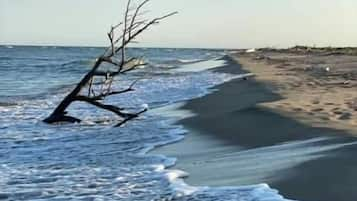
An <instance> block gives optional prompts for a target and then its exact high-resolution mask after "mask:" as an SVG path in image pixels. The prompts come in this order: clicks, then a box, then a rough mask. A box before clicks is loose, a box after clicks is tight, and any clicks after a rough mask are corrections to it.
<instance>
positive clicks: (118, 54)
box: [43, 0, 177, 126]
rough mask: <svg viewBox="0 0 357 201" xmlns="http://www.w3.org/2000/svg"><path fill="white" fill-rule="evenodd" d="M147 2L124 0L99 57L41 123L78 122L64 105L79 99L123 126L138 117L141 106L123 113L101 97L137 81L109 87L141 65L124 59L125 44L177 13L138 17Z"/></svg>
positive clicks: (119, 108)
mask: <svg viewBox="0 0 357 201" xmlns="http://www.w3.org/2000/svg"><path fill="white" fill-rule="evenodd" d="M148 2H149V0H143V1H141V2H139V3H138V4H136V5H135V6H133V3H132V1H131V0H128V3H127V6H126V9H125V14H124V20H123V22H120V23H119V24H117V25H115V26H112V27H111V29H110V31H109V33H108V39H109V41H110V46H109V47H108V48H107V49H106V50H105V52H104V53H103V54H102V55H101V56H99V57H98V58H97V59H96V62H95V63H94V65H93V67H92V68H91V70H90V71H89V72H88V73H87V74H86V75H85V76H84V77H83V78H82V80H81V81H80V82H79V83H78V84H77V85H76V87H75V88H74V89H73V90H72V91H71V92H70V93H69V94H68V95H67V96H66V97H65V98H64V99H63V100H62V101H61V102H60V104H59V105H58V106H57V107H56V109H55V110H54V111H53V112H52V113H51V115H50V116H48V117H47V118H46V119H44V120H43V121H44V122H46V123H49V124H53V123H59V122H70V123H76V122H80V121H81V120H80V119H78V118H76V117H72V116H69V115H68V113H67V111H66V110H67V108H68V107H69V106H70V105H71V104H72V103H74V102H83V103H87V104H91V105H93V106H95V107H98V108H100V109H103V110H107V111H110V112H112V113H114V114H116V115H118V116H119V117H120V119H121V121H120V122H119V123H118V124H117V125H116V126H121V125H123V124H124V123H126V122H127V121H129V120H132V119H134V118H136V117H138V116H139V115H140V114H142V113H144V112H145V111H146V110H147V109H143V110H141V111H138V112H136V113H128V112H125V108H121V107H118V106H115V105H110V104H105V103H104V101H105V98H106V97H108V96H113V95H119V94H124V93H127V92H130V91H133V90H134V89H133V87H134V85H135V84H136V83H137V80H136V81H134V82H133V83H132V84H131V85H130V86H129V87H128V88H127V89H124V90H120V91H114V90H113V87H112V83H113V81H114V78H115V77H118V76H120V75H125V74H126V73H128V72H130V71H132V70H135V69H136V68H137V67H139V66H142V65H145V64H142V63H137V62H136V61H137V58H134V57H130V58H127V55H126V48H127V46H128V45H129V44H130V43H132V42H134V40H135V39H136V38H137V36H139V35H140V34H141V33H143V32H144V31H145V30H147V29H148V28H149V27H151V26H152V25H155V24H158V23H159V22H160V21H161V20H163V19H165V18H167V17H170V16H172V15H175V14H176V13H177V12H172V13H169V14H167V15H164V16H161V17H157V18H154V19H151V20H147V19H142V15H143V14H144V12H145V11H143V8H144V6H145V5H146V4H147V3H148ZM118 33H119V34H118ZM103 64H108V65H110V66H112V67H113V68H106V67H105V65H103ZM103 66H104V67H103ZM103 69H104V70H103ZM98 77H99V78H101V80H102V81H101V82H99V83H96V82H95V79H96V78H98ZM97 85H100V87H99V88H100V89H99V90H98V87H95V86H97ZM94 88H96V89H94Z"/></svg>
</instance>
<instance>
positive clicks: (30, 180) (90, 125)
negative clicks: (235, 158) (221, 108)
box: [0, 46, 283, 201]
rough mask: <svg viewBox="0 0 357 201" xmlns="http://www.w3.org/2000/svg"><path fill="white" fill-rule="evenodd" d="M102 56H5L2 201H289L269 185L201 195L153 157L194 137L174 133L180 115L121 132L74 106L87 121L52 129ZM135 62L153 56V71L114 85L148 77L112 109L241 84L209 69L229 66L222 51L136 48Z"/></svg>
mask: <svg viewBox="0 0 357 201" xmlns="http://www.w3.org/2000/svg"><path fill="white" fill-rule="evenodd" d="M102 51H103V49H102V48H75V47H72V48H68V47H16V46H15V47H12V48H9V47H0V73H1V75H2V76H1V77H0V144H1V146H0V164H1V165H0V200H1V199H3V200H51V201H52V200H56V201H57V200H283V198H282V197H281V196H280V195H279V194H278V193H277V191H275V190H273V189H270V188H269V187H268V186H267V185H265V184H262V185H256V186H247V187H234V188H233V187H227V188H209V187H192V186H187V185H186V184H185V183H184V182H183V181H182V180H181V179H180V177H183V176H187V174H186V173H184V172H182V171H172V170H170V171H169V170H166V168H167V167H169V166H172V165H174V164H175V161H176V159H174V158H169V157H166V156H160V155H148V154H146V153H147V152H148V151H149V150H151V149H153V148H154V147H155V146H161V145H165V144H168V143H174V142H176V141H179V140H181V139H182V138H183V137H184V134H185V132H186V131H185V130H184V129H183V128H182V127H181V126H178V125H174V124H173V122H175V121H176V120H177V118H179V117H177V116H167V115H166V116H165V115H160V113H157V112H156V113H155V112H149V113H146V114H145V115H143V116H142V117H140V118H139V119H138V120H136V121H132V122H129V123H128V124H127V125H125V126H124V127H122V128H113V127H111V125H113V124H114V123H115V122H113V121H112V119H113V118H114V119H115V117H113V116H112V115H111V114H108V113H106V112H103V111H98V110H97V109H96V108H93V107H90V106H87V105H81V104H74V105H73V106H71V108H70V111H71V113H72V114H73V115H75V116H78V117H81V118H82V119H83V120H84V121H83V122H82V123H81V124H80V125H78V124H74V125H62V126H54V125H46V124H43V123H42V122H41V120H42V119H43V118H45V117H46V116H47V115H48V114H49V113H50V112H51V110H52V109H53V108H54V107H55V106H56V104H57V103H58V102H59V101H60V100H61V98H63V96H64V95H65V94H66V93H68V92H69V90H70V89H71V88H72V87H73V85H74V84H75V83H76V81H77V80H78V79H79V78H80V77H81V76H83V74H84V73H85V72H86V71H87V70H88V69H89V67H90V64H92V63H93V61H94V58H95V56H97V55H98V54H100V53H101V52H102ZM129 54H132V55H137V56H145V60H147V62H149V63H150V65H148V66H147V67H146V68H144V69H140V70H138V71H137V72H134V73H133V74H131V75H129V76H128V77H125V78H124V77H123V78H121V79H120V82H119V81H117V82H115V88H122V87H123V86H127V85H129V84H130V83H131V81H132V80H134V79H136V78H137V77H143V79H142V80H141V81H140V82H139V83H138V85H137V86H136V91H135V92H134V93H130V94H127V95H125V96H117V97H113V98H110V99H109V100H107V101H109V102H111V103H114V104H117V105H121V106H127V107H140V106H141V105H142V104H148V105H149V106H150V108H160V107H162V106H167V105H170V104H174V103H179V102H182V101H185V100H189V99H192V98H195V97H198V96H202V95H204V94H206V93H209V88H210V87H212V86H215V85H217V84H220V83H223V82H225V81H228V80H230V79H232V78H234V76H233V75H229V74H223V73H216V72H211V71H209V70H207V69H209V67H216V66H217V63H220V65H223V64H224V61H217V58H220V57H222V56H223V55H224V52H222V51H216V50H190V49H130V50H129ZM211 64H212V65H213V64H214V65H213V66H209V65H211ZM187 65H190V66H191V67H190V68H189V70H184V69H185V67H187ZM192 66H193V67H195V66H196V67H197V69H200V71H197V70H192ZM177 69H182V70H177ZM124 88H125V87H124ZM182 115H185V114H182ZM96 122H101V123H99V124H98V123H96Z"/></svg>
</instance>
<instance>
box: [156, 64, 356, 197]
mask: <svg viewBox="0 0 357 201" xmlns="http://www.w3.org/2000/svg"><path fill="white" fill-rule="evenodd" d="M225 59H226V60H227V62H228V64H227V65H226V66H223V67H220V68H217V69H214V70H215V71H220V72H229V73H233V74H239V73H246V72H247V71H248V70H249V71H250V72H252V73H254V74H256V75H257V77H255V78H254V79H251V78H249V79H248V80H244V79H235V80H231V81H229V82H226V83H224V84H222V85H218V86H216V87H214V88H213V89H214V90H213V92H212V93H210V94H208V95H206V96H204V97H201V98H196V99H193V100H190V101H188V102H187V103H186V104H185V105H184V106H183V107H182V109H184V110H189V111H191V112H193V113H195V114H196V115H195V116H193V117H189V118H186V119H183V120H180V121H179V122H178V124H180V125H184V127H185V128H186V129H188V131H189V134H187V135H186V136H185V139H184V140H183V141H182V142H178V143H176V144H172V145H168V146H164V147H161V148H158V149H156V150H155V151H154V152H155V153H160V154H164V155H167V156H170V157H176V158H177V159H178V161H177V164H176V166H175V167H174V168H175V169H181V170H184V171H186V172H188V173H189V177H188V178H187V179H186V180H185V181H186V182H187V183H188V184H190V185H194V186H242V185H243V186H244V185H254V184H260V183H266V184H268V185H269V186H271V187H272V188H274V189H277V190H278V191H279V192H280V194H281V195H283V196H284V197H286V198H289V199H297V200H301V201H310V200H311V201H312V200H324V201H335V200H339V201H353V200H355V199H356V198H357V193H356V192H354V191H353V190H352V189H354V188H353V186H354V184H353V183H354V182H352V180H357V173H354V171H353V170H354V169H355V168H357V159H354V156H353V155H354V153H356V152H355V150H357V146H356V145H355V144H354V143H355V139H354V137H351V136H350V133H347V132H346V131H343V130H348V129H332V128H330V127H331V126H316V125H318V124H315V125H311V124H310V120H309V121H307V122H304V121H301V120H299V119H297V118H296V117H294V116H292V115H290V116H289V115H287V113H284V112H281V111H278V110H277V109H276V108H273V107H269V104H271V103H275V102H279V101H286V99H287V97H286V95H285V94H284V93H282V92H281V91H279V89H278V87H276V86H274V84H268V83H267V82H265V81H262V79H261V78H260V77H261V73H260V72H259V71H258V70H257V71H256V72H254V71H251V70H250V69H249V68H246V66H247V64H248V63H245V64H244V65H245V66H244V67H243V68H241V66H240V65H239V64H238V63H236V61H235V60H234V59H232V57H230V58H228V57H226V58H225ZM267 105H268V106H267ZM316 112H319V111H317V110H316ZM320 164H323V165H322V166H320ZM340 164H346V165H340ZM321 167H323V168H324V169H323V170H321V169H320V168H321ZM331 189H334V190H331Z"/></svg>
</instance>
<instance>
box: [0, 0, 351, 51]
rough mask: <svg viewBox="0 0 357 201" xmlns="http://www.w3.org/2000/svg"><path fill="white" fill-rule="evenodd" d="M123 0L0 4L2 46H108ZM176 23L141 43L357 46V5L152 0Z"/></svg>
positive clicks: (317, 0)
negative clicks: (175, 12) (109, 28)
mask: <svg viewBox="0 0 357 201" xmlns="http://www.w3.org/2000/svg"><path fill="white" fill-rule="evenodd" d="M125 2H126V1H125V0H0V44H33V45H89V46H102V45H106V44H107V39H106V32H107V31H108V27H109V26H110V25H112V24H115V23H116V22H117V21H119V20H120V19H121V18H122V15H123V7H124V5H125ZM148 9H149V10H151V12H150V13H149V17H152V16H158V15H161V14H165V13H167V12H171V11H179V14H178V15H177V16H174V17H172V18H169V19H167V20H166V21H164V22H163V23H162V24H160V25H159V26H155V27H153V28H152V29H150V30H149V31H148V32H146V33H144V35H143V36H142V37H141V38H140V40H141V41H142V42H141V43H140V45H141V46H154V47H210V48H248V47H266V46H270V47H287V46H293V45H297V44H299V45H318V46H357V12H356V11H357V1H355V0H219V1H218V0H217V1H216V0H151V3H150V5H149V6H148Z"/></svg>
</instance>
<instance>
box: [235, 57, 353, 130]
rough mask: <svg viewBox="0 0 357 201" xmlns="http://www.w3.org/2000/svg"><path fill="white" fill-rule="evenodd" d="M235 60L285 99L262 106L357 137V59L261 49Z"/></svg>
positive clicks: (313, 124)
mask: <svg viewBox="0 0 357 201" xmlns="http://www.w3.org/2000/svg"><path fill="white" fill-rule="evenodd" d="M234 57H235V58H236V59H237V60H238V61H239V63H240V64H242V66H243V68H244V69H246V70H248V71H250V72H252V73H255V74H256V75H257V76H256V80H258V81H259V82H262V83H266V84H267V85H269V86H271V89H272V91H273V92H276V93H278V94H279V95H281V96H282V97H283V99H282V100H279V101H274V102H269V103H264V104H261V105H262V106H264V107H266V108H270V109H273V110H274V111H279V112H280V113H281V114H284V115H287V116H289V117H293V118H295V119H297V120H299V121H300V122H303V123H307V124H310V125H312V126H319V127H329V128H338V129H343V130H347V131H349V132H350V133H351V134H357V91H356V88H357V56H352V55H346V54H328V51H327V52H318V53H314V52H312V53H306V52H290V51H280V52H277V51H271V50H270V51H269V50H261V51H258V52H255V53H250V54H245V53H240V54H235V55H234Z"/></svg>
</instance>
